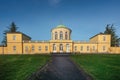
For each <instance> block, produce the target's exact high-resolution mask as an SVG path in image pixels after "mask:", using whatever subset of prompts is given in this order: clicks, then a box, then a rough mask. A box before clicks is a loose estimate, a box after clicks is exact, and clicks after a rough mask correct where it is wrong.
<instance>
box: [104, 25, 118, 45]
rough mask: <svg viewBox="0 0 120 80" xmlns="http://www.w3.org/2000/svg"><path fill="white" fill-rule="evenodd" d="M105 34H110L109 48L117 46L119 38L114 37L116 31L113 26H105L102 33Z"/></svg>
mask: <svg viewBox="0 0 120 80" xmlns="http://www.w3.org/2000/svg"><path fill="white" fill-rule="evenodd" d="M104 33H105V34H111V46H112V47H114V46H119V44H120V38H119V37H118V36H117V35H116V29H115V27H114V25H113V24H112V25H110V24H107V26H106V29H105V31H104Z"/></svg>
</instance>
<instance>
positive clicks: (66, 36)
mask: <svg viewBox="0 0 120 80" xmlns="http://www.w3.org/2000/svg"><path fill="white" fill-rule="evenodd" d="M67 39H68V34H67V32H65V40H67Z"/></svg>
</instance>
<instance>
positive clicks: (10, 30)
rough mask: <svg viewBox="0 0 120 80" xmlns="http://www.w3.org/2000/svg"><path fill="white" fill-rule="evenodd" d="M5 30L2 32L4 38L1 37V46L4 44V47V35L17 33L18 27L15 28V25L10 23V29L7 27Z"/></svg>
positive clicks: (5, 39)
mask: <svg viewBox="0 0 120 80" xmlns="http://www.w3.org/2000/svg"><path fill="white" fill-rule="evenodd" d="M7 28H8V30H5V31H4V32H3V34H4V36H3V40H2V44H4V45H6V44H7V37H6V34H7V33H8V32H11V33H12V32H17V29H18V27H16V25H15V23H14V22H12V23H11V25H10V27H7Z"/></svg>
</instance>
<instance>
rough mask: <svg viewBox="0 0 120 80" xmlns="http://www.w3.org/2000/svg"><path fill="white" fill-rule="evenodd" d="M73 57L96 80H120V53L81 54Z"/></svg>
mask: <svg viewBox="0 0 120 80" xmlns="http://www.w3.org/2000/svg"><path fill="white" fill-rule="evenodd" d="M71 58H72V59H73V60H74V61H75V62H76V63H77V64H78V65H79V66H80V67H81V68H82V69H83V70H85V72H86V73H88V74H90V75H91V76H92V77H93V78H94V80H120V55H112V54H84V55H83V54H81V55H72V56H71Z"/></svg>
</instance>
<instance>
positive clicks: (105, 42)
mask: <svg viewBox="0 0 120 80" xmlns="http://www.w3.org/2000/svg"><path fill="white" fill-rule="evenodd" d="M71 33H72V30H71V29H69V28H68V27H66V26H64V25H58V26H57V27H55V28H53V29H51V40H48V41H32V40H31V38H30V37H29V36H27V35H25V34H23V33H21V32H15V33H7V45H6V46H0V54H43V53H84V54H85V53H116V54H117V53H120V47H111V46H110V45H111V44H110V43H111V35H109V34H103V33H100V34H97V35H95V36H93V37H91V38H90V40H89V41H88V42H85V41H73V40H71Z"/></svg>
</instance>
